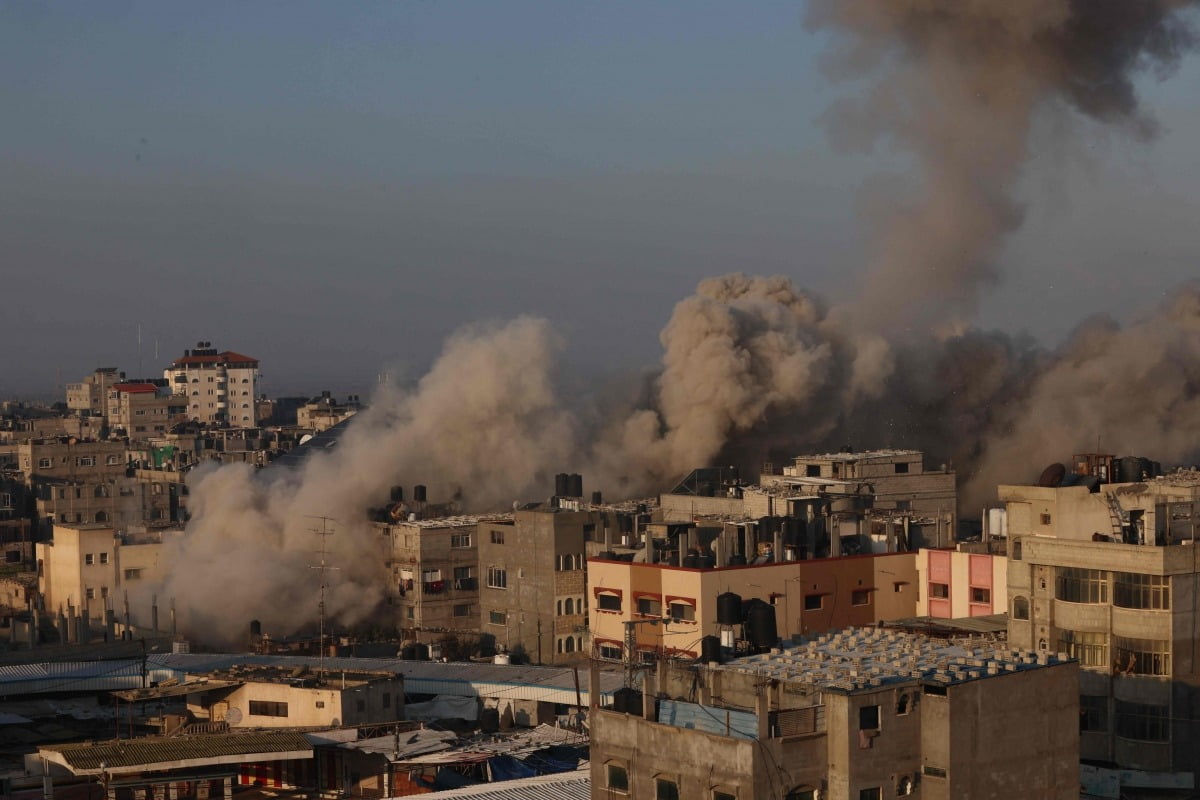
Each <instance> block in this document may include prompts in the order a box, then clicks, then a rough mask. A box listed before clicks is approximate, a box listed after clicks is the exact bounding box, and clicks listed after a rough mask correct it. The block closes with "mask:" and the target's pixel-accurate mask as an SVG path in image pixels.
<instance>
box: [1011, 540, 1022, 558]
mask: <svg viewBox="0 0 1200 800" xmlns="http://www.w3.org/2000/svg"><path fill="white" fill-rule="evenodd" d="M1012 560H1013V561H1020V560H1021V540H1020V539H1013V540H1012Z"/></svg>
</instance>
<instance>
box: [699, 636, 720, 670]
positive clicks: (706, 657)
mask: <svg viewBox="0 0 1200 800" xmlns="http://www.w3.org/2000/svg"><path fill="white" fill-rule="evenodd" d="M700 660H701V661H703V662H704V663H706V664H707V663H710V662H713V661H716V662H717V663H720V662H721V640H720V639H718V638H717V637H716V636H705V637H704V638H703V639H701V640H700Z"/></svg>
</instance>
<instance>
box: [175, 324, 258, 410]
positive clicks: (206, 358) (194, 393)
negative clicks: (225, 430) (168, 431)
mask: <svg viewBox="0 0 1200 800" xmlns="http://www.w3.org/2000/svg"><path fill="white" fill-rule="evenodd" d="M163 377H164V378H166V379H167V381H169V383H170V386H171V387H172V389H173V392H174V394H176V395H179V396H180V398H181V399H182V400H184V401H185V402H186V403H187V412H186V413H187V418H188V419H190V420H195V421H197V422H202V423H205V424H209V425H218V426H230V427H242V428H248V427H253V426H254V425H255V424H256V420H257V413H256V409H255V398H256V397H257V394H256V393H255V392H256V387H257V381H258V359H256V358H251V357H250V356H245V355H242V354H240V353H235V352H233V351H232V350H225V351H222V352H218V351H217V350H216V348H214V347H212V343H211V342H198V343H197V345H196V347H195V349H193V350H185V351H184V352H183V357H182V358H177V359H175V360H174V361H172V362H171V366H170V367H168V368H167V369H165V370H163Z"/></svg>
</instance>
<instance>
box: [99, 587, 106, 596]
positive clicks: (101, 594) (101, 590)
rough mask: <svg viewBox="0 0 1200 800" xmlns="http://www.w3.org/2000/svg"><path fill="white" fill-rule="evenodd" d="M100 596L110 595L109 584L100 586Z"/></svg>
mask: <svg viewBox="0 0 1200 800" xmlns="http://www.w3.org/2000/svg"><path fill="white" fill-rule="evenodd" d="M100 596H101V597H108V587H107V586H101V587H100Z"/></svg>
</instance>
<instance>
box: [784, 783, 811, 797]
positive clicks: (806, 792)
mask: <svg viewBox="0 0 1200 800" xmlns="http://www.w3.org/2000/svg"><path fill="white" fill-rule="evenodd" d="M816 798H817V790H816V789H814V788H813V787H811V786H797V787H796V788H795V789H792V790H791V791H790V792H788V793H787V797H785V798H784V800H816Z"/></svg>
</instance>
